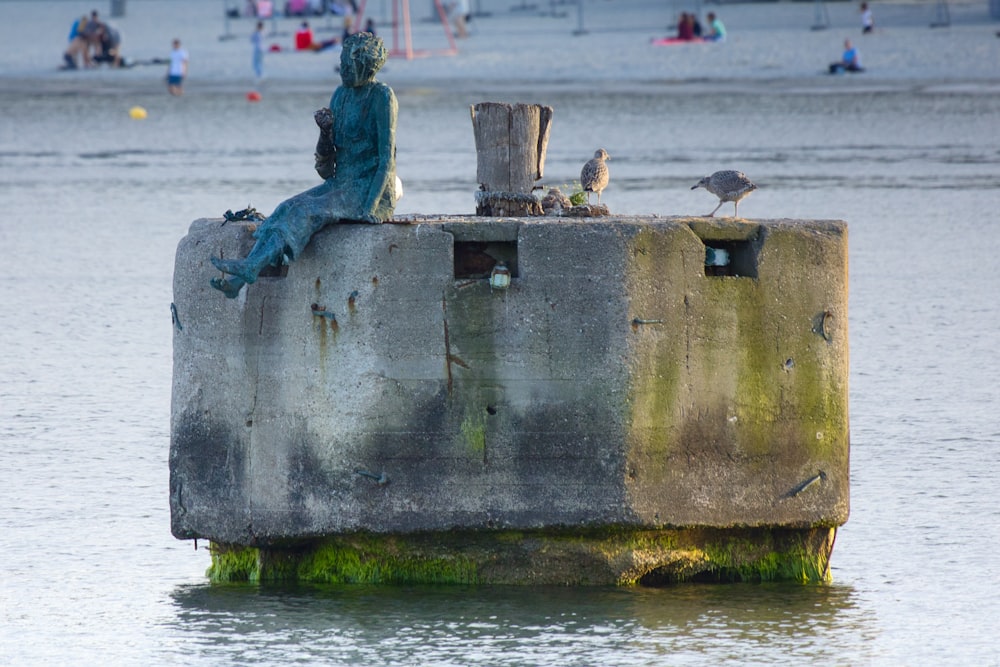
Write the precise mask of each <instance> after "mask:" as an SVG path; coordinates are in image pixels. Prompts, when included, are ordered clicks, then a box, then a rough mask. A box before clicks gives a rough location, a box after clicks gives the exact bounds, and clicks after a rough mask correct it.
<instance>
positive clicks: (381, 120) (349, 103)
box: [212, 32, 397, 299]
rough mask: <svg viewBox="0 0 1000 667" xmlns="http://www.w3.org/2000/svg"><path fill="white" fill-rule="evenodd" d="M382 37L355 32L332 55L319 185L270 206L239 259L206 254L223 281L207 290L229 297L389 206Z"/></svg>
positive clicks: (388, 104) (390, 97)
mask: <svg viewBox="0 0 1000 667" xmlns="http://www.w3.org/2000/svg"><path fill="white" fill-rule="evenodd" d="M386 57H387V52H386V49H385V45H384V44H383V43H382V40H381V39H379V38H378V37H376V36H374V35H372V34H371V33H367V32H362V33H357V34H355V35H351V36H350V37H348V38H347V39H346V40H344V49H343V52H342V53H341V56H340V77H341V80H342V82H343V84H342V85H341V86H339V87H338V88H337V89H336V90H335V91H334V92H333V96H332V97H331V98H330V108H329V109H320V110H319V111H317V112H316V113H315V119H316V124H317V125H318V126H319V128H320V137H319V141H318V142H317V144H316V172H317V173H318V174H319V175H320V176H321V177H322V178H323V179H325V180H324V181H323V183H322V184H320V185H317V186H316V187H314V188H312V189H310V190H306V191H305V192H302V193H300V194H297V195H295V196H294V197H291V198H290V199H287V200H285V201H283V202H282V203H280V204H278V207H277V208H275V209H274V212H273V213H272V214H271V216H270V217H269V218H267V220H266V221H265V222H263V223H261V225H260V226H259V227H258V228H257V231H256V232H255V233H254V237H255V238H256V239H257V241H256V243H255V244H254V247H253V249H252V250H251V251H250V253H249V254H248V255H247V257H246V258H245V259H242V260H239V259H220V258H218V257H212V264H214V265H215V266H216V268H218V269H219V270H220V271H222V272H223V273H226V274H229V277H228V278H214V279H213V280H212V287H214V288H216V289H218V290H220V291H221V292H222V293H223V294H225V295H226V296H227V297H229V298H231V299H232V298H235V297H236V296H237V295H238V294H239V292H240V290H241V289H242V288H243V286H244V285H246V284H249V283H253V282H254V281H256V280H257V276H258V274H259V273H260V272H261V270H262V269H264V268H265V267H267V266H269V265H277V264H279V263H280V262H281V261H282V259H283V258H287V259H288V260H294V259H295V258H296V257H298V256H299V253H301V252H302V250H303V249H304V248H305V247H306V245H307V244H308V243H309V239H311V238H312V235H313V234H315V233H316V232H317V231H319V230H320V229H322V228H323V227H324V226H326V225H328V224H331V223H336V222H368V223H374V224H378V223H382V222H385V221H386V220H389V219H390V218H392V214H393V210H394V208H395V205H396V191H395V188H396V111H397V103H396V96H395V95H394V94H393V92H392V89H391V88H389V86H387V85H385V84H384V83H380V82H379V81H376V80H375V74H376V73H377V72H378V71H379V70H380V69H381V68H382V65H384V64H385V61H386Z"/></svg>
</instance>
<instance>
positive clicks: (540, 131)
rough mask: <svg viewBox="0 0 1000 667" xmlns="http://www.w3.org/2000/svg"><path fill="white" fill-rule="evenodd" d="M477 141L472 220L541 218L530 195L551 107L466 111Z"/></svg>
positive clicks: (490, 105) (496, 105)
mask: <svg viewBox="0 0 1000 667" xmlns="http://www.w3.org/2000/svg"><path fill="white" fill-rule="evenodd" d="M470 111H471V113H472V129H473V131H474V133H475V137H476V165H477V166H476V180H477V181H479V192H477V193H476V215H487V216H524V215H542V207H541V204H540V203H539V202H538V200H537V199H536V198H535V196H534V195H533V194H531V193H532V190H534V188H535V181H537V180H538V179H540V178H541V177H542V171H543V169H544V166H545V151H546V149H547V148H548V145H549V127H550V126H551V124H552V107H547V106H542V105H540V104H514V105H510V104H503V103H500V102H480V103H479V104H476V105H473V106H472V107H471V109H470Z"/></svg>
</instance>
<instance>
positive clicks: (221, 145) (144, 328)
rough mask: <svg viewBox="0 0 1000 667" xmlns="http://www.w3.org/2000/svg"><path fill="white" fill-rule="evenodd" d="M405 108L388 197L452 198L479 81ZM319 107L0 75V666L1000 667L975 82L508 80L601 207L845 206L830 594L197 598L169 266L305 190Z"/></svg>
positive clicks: (404, 98)
mask: <svg viewBox="0 0 1000 667" xmlns="http://www.w3.org/2000/svg"><path fill="white" fill-rule="evenodd" d="M399 97H400V120H399V171H400V175H401V177H402V179H403V181H404V184H405V185H404V187H405V189H406V195H405V197H404V199H403V200H402V201H401V203H400V207H399V209H398V211H399V212H400V213H414V212H420V213H436V212H443V213H456V212H471V211H472V210H473V208H474V199H473V193H474V190H475V187H476V186H475V183H474V179H475V156H474V145H473V139H472V131H471V123H470V121H469V115H468V105H469V104H470V103H473V102H476V101H481V100H483V99H489V98H488V97H480V96H472V97H469V96H464V95H458V94H455V95H448V94H442V93H431V92H423V93H417V92H406V91H399ZM327 98H328V92H316V93H315V94H310V93H304V92H300V93H294V94H283V95H266V96H265V99H264V100H263V101H262V102H261V103H260V104H257V105H249V104H247V103H246V102H245V101H244V100H243V99H242V97H239V96H234V95H223V94H219V95H208V94H201V95H191V96H188V97H185V98H182V99H169V98H167V97H166V96H165V95H164V96H149V97H142V96H139V97H133V96H127V95H116V94H104V95H93V96H89V97H81V96H68V95H56V94H49V95H40V96H36V97H31V96H25V95H19V96H17V97H14V96H11V95H5V94H3V93H0V116H2V117H3V118H4V122H3V123H2V124H0V202H3V216H2V218H0V240H2V244H3V249H4V251H5V252H4V253H3V262H2V265H0V313H2V320H0V554H2V556H0V558H2V560H0V563H2V570H3V576H2V577H0V664H12V665H41V664H45V665H53V664H56V665H58V664H64V665H69V664H73V665H79V664H142V665H175V664H188V665H202V664H217V665H233V664H287V663H302V664H316V663H324V664H365V665H413V664H425V665H472V664H479V665H542V664H565V665H658V664H665V665H717V664H760V665H764V664H766V665H774V664H789V665H791V664H794V665H802V664H844V665H865V664H876V665H897V664H908V665H924V664H926V665H939V664H956V665H957V664H965V665H972V664H976V665H991V664H993V665H995V664H1000V638H998V636H997V621H996V619H997V618H1000V596H997V595H996V594H995V592H994V591H993V586H994V584H995V582H996V581H997V580H998V579H1000V563H998V559H997V556H996V553H997V545H998V544H1000V509H998V506H1000V503H998V500H1000V492H998V490H997V479H998V477H1000V450H998V447H1000V419H998V417H997V414H998V407H1000V381H998V378H1000V354H998V348H1000V327H998V323H1000V298H998V296H1000V278H998V273H997V269H998V263H997V253H998V251H1000V217H998V213H1000V133H998V132H997V131H996V128H997V119H998V118H1000V96H997V95H995V94H994V95H990V94H968V95H961V94H952V95H946V94H932V93H920V92H883V93H873V92H869V93H864V92H848V91H836V92H832V91H830V92H826V93H823V92H813V93H811V94H797V93H794V92H784V93H781V92H779V93H777V94H775V93H770V94H767V95H764V94H753V93H746V92H744V93H740V94H739V95H725V94H691V93H690V91H688V92H686V93H671V92H669V91H668V92H664V93H662V94H656V95H648V96H643V95H631V96H627V97H623V96H621V95H616V96H615V97H613V98H607V97H603V98H600V97H596V98H595V97H592V96H586V95H572V94H560V95H556V96H545V97H542V96H540V95H538V94H528V95H524V96H519V97H514V98H512V99H511V101H529V102H534V101H540V102H545V103H547V104H551V105H553V106H554V107H555V110H556V111H555V120H554V126H553V131H552V137H551V142H550V149H549V156H548V162H547V165H546V179H545V181H546V184H553V185H561V184H564V183H570V182H571V181H573V180H576V179H578V178H579V168H580V166H581V165H582V164H583V162H584V161H585V160H586V159H587V158H589V157H590V156H591V154H592V153H593V151H594V150H595V149H596V148H597V147H599V146H600V147H604V148H606V149H607V150H608V152H609V153H610V154H611V156H612V161H611V163H610V167H611V169H612V185H611V186H610V187H609V188H608V190H607V191H606V192H605V196H604V199H605V200H606V202H607V203H608V204H609V206H610V207H611V208H612V210H614V211H616V212H622V213H657V214H663V215H672V214H692V213H694V214H696V213H707V212H708V211H710V210H711V207H714V205H715V204H714V200H713V199H712V198H711V196H709V195H707V194H706V193H705V192H704V191H700V190H699V191H695V192H692V191H691V190H690V189H689V188H690V187H691V185H693V184H694V183H695V182H696V181H697V179H698V178H699V177H701V176H703V175H705V174H707V173H710V172H711V171H714V170H716V169H720V168H738V169H742V170H744V171H746V172H747V173H748V174H749V175H750V176H751V177H752V178H753V179H754V180H755V181H756V182H757V183H758V185H759V186H760V190H759V191H758V192H756V193H755V194H754V195H753V196H752V197H750V198H749V199H747V200H745V201H744V202H743V204H742V205H741V207H740V210H741V213H743V214H744V215H745V216H747V217H750V218H782V217H792V218H839V219H844V220H846V221H848V223H849V225H850V262H851V266H850V272H851V294H850V298H851V306H850V307H851V315H850V327H851V334H850V338H851V354H852V359H851V366H852V372H851V424H852V476H851V478H852V515H851V519H850V521H849V522H848V524H847V525H846V526H844V527H843V528H842V529H841V530H840V533H839V536H838V540H837V545H836V549H835V550H834V555H833V570H832V571H833V576H834V583H833V584H832V585H831V586H826V587H801V586H797V585H735V586H709V585H691V586H679V587H674V588H667V589H658V590H653V589H597V590H592V589H585V590H578V589H537V588H532V589H519V588H433V587H429V588H394V589H384V588H370V587H342V588H336V587H335V588H307V587H302V588H294V589H287V588H267V587H265V588H255V587H244V586H233V587H231V586H210V585H209V584H208V583H207V581H206V579H205V577H204V571H205V568H206V567H207V565H208V562H209V556H208V553H207V551H206V550H205V548H204V544H202V545H201V548H200V549H199V550H195V549H194V548H193V545H192V543H190V542H179V541H177V540H174V538H173V537H172V536H171V535H170V532H169V523H168V519H169V517H168V508H167V475H168V469H167V451H168V445H169V433H168V416H169V409H170V405H169V398H170V391H169V389H170V373H171V348H170V345H171V328H170V327H171V323H170V311H169V304H170V301H171V274H172V270H173V254H174V250H175V248H176V244H177V242H178V240H179V239H180V238H181V237H182V236H183V235H184V234H185V232H186V230H187V227H188V225H189V224H190V222H191V221H192V220H194V219H196V218H199V217H204V216H219V215H221V214H222V212H223V211H225V210H226V209H229V208H232V209H234V210H235V209H237V208H242V207H244V206H246V205H248V204H251V205H253V206H256V207H257V208H259V209H260V210H261V211H263V212H265V213H269V212H270V210H271V209H272V208H273V207H274V206H275V205H276V204H277V203H278V202H279V201H281V200H282V199H283V198H285V197H287V196H288V195H290V194H293V193H295V192H299V191H301V190H303V189H305V188H307V187H310V186H311V185H312V184H314V183H315V178H316V177H315V175H314V173H313V172H312V150H313V145H314V141H315V130H314V126H313V124H312V119H311V112H312V110H313V109H315V108H318V107H320V106H323V105H324V104H325V102H326V100H327ZM133 104H141V105H142V106H144V107H146V108H147V109H148V110H149V118H148V119H147V120H145V121H141V122H139V121H130V120H128V119H127V110H128V108H129V107H130V106H132V105H133Z"/></svg>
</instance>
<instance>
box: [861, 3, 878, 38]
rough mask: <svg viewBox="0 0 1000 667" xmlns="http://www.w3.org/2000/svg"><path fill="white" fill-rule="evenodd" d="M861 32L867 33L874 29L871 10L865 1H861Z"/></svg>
mask: <svg viewBox="0 0 1000 667" xmlns="http://www.w3.org/2000/svg"><path fill="white" fill-rule="evenodd" d="M860 11H861V34H862V35H867V34H868V33H870V32H873V31H874V30H875V19H874V18H872V10H871V9H870V8H869V7H868V3H867V2H862V3H861V10H860Z"/></svg>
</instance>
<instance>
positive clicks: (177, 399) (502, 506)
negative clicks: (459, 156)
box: [170, 216, 849, 584]
mask: <svg viewBox="0 0 1000 667" xmlns="http://www.w3.org/2000/svg"><path fill="white" fill-rule="evenodd" d="M396 222H397V223H402V224H383V225H361V224H349V225H331V226H329V227H327V228H326V229H324V230H322V231H321V232H319V233H318V234H316V236H314V237H313V240H312V241H311V243H310V245H309V246H308V248H307V249H306V251H305V252H304V253H303V254H302V255H301V256H300V257H298V258H297V259H296V261H295V262H294V263H293V264H291V265H289V266H283V267H280V268H276V269H274V270H271V271H270V272H269V275H266V276H262V277H261V278H260V279H259V280H258V282H256V283H255V284H253V285H250V286H248V288H246V289H245V290H244V291H243V293H241V295H240V296H239V297H238V298H237V299H226V298H224V297H223V296H222V295H220V294H219V293H218V292H217V291H216V290H213V289H212V288H211V287H210V286H209V280H210V279H211V278H212V277H214V276H216V275H218V274H217V272H216V271H215V269H214V268H213V267H212V265H211V264H210V262H209V261H208V258H209V256H210V255H212V254H214V255H221V256H223V257H233V256H243V255H245V254H246V252H247V251H248V250H249V248H250V247H251V246H252V244H253V239H252V237H251V232H252V229H253V223H247V222H225V221H223V220H221V219H203V220H198V221H195V222H194V223H193V224H192V226H191V228H190V230H189V233H188V235H187V236H186V237H185V238H184V239H183V240H182V241H181V242H180V245H179V247H178V250H177V257H176V267H175V276H174V303H173V312H174V315H175V320H174V322H175V326H174V378H173V405H172V421H171V451H170V506H171V514H172V531H173V533H174V535H175V536H176V537H178V538H181V539H191V538H204V539H208V540H211V541H212V543H213V567H212V570H211V571H210V574H211V576H212V577H213V578H214V579H217V580H231V579H250V580H267V579H298V580H312V581H373V582H423V581H462V582H499V583H564V584H608V583H612V584H614V583H617V584H634V583H663V582H671V581H681V580H690V579H713V580H716V579H727V580H746V579H752V580H760V579H775V578H792V579H800V580H804V581H823V580H826V579H828V577H829V557H830V552H831V550H832V547H833V536H834V532H835V529H836V527H837V526H839V525H841V524H843V523H844V522H845V521H846V520H847V517H848V510H849V479H848V475H849V466H848V462H849V427H848V337H847V227H846V224H844V223H843V222H839V221H799V220H733V219H709V218H674V217H618V216H611V217H602V218H594V219H567V218H556V217H531V218H482V217H461V216H426V217H423V216H413V217H410V218H406V219H400V220H397V221H396ZM713 257H722V258H725V259H724V260H723V261H712V258H713ZM500 264H502V265H503V266H504V267H506V269H507V273H509V274H510V284H509V287H507V288H505V289H497V288H494V287H491V281H490V275H491V273H492V272H493V271H494V269H496V268H497V267H498V265H500Z"/></svg>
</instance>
